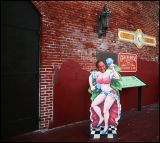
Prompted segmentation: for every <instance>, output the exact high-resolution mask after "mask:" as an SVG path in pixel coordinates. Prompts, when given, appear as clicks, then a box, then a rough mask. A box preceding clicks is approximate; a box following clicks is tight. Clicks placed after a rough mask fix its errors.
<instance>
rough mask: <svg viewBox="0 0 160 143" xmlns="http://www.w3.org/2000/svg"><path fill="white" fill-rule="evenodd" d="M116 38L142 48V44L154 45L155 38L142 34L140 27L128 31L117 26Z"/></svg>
mask: <svg viewBox="0 0 160 143" xmlns="http://www.w3.org/2000/svg"><path fill="white" fill-rule="evenodd" d="M118 38H119V40H122V41H126V42H131V43H134V44H135V45H136V46H137V47H138V48H142V47H143V46H144V45H146V46H153V47H156V38H155V37H153V36H149V35H146V34H143V32H142V30H141V29H137V30H136V31H128V30H124V29H120V28H119V29H118Z"/></svg>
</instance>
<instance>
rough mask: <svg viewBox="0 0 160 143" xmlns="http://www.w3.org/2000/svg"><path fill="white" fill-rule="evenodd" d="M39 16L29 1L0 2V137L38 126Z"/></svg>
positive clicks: (23, 131) (17, 133)
mask: <svg viewBox="0 0 160 143" xmlns="http://www.w3.org/2000/svg"><path fill="white" fill-rule="evenodd" d="M39 31H40V15H39V13H38V12H37V11H36V9H35V7H34V6H33V4H32V3H31V2H30V1H1V138H2V139H4V138H8V137H11V136H15V135H19V134H22V133H25V132H29V131H33V130H36V129H38V126H39Z"/></svg>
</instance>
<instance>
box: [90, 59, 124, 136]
mask: <svg viewBox="0 0 160 143" xmlns="http://www.w3.org/2000/svg"><path fill="white" fill-rule="evenodd" d="M106 64H107V66H108V69H107V68H106ZM106 64H105V63H104V62H103V61H97V63H96V67H97V70H95V71H92V72H91V74H90V76H89V85H90V88H89V90H88V91H89V93H91V94H92V96H91V100H92V103H91V107H90V120H91V123H90V131H91V136H92V137H93V138H100V137H101V136H106V137H107V138H114V137H115V136H116V135H117V131H116V130H117V125H118V120H119V119H120V114H121V104H120V97H119V90H121V86H120V84H119V82H118V81H119V80H120V74H119V72H120V68H119V67H118V66H117V65H115V64H113V59H111V58H108V59H106Z"/></svg>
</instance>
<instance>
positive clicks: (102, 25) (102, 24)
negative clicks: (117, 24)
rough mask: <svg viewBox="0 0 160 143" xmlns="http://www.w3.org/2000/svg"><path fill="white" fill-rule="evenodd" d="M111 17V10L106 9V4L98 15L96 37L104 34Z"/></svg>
mask: <svg viewBox="0 0 160 143" xmlns="http://www.w3.org/2000/svg"><path fill="white" fill-rule="evenodd" d="M110 17H111V12H110V11H109V10H108V8H107V6H106V5H105V6H104V7H103V11H102V13H101V14H100V15H99V16H98V37H99V38H101V37H102V36H105V35H106V30H107V29H108V28H109V20H110Z"/></svg>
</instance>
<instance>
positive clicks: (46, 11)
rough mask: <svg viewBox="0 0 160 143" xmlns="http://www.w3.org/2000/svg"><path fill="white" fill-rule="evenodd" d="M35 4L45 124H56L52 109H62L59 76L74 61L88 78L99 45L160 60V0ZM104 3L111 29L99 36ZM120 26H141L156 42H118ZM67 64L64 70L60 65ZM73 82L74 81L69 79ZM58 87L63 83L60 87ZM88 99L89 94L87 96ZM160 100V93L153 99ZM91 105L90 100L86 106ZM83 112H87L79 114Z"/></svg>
mask: <svg viewBox="0 0 160 143" xmlns="http://www.w3.org/2000/svg"><path fill="white" fill-rule="evenodd" d="M32 3H33V4H34V5H35V7H36V8H37V9H38V11H39V13H40V14H41V33H40V34H41V35H40V36H41V37H40V39H41V42H40V107H39V108H40V109H39V110H40V111H39V112H40V124H39V127H40V128H41V129H42V128H50V127H53V126H52V125H51V124H52V123H54V111H55V110H57V112H58V109H55V108H56V107H55V102H56V101H57V98H55V96H56V93H57V92H56V93H55V90H54V86H55V84H57V82H58V80H59V79H60V77H59V76H57V75H64V74H65V70H66V69H67V66H70V64H73V63H74V64H75V68H77V65H78V68H77V69H79V70H77V71H76V73H77V72H78V71H82V72H85V73H84V75H85V77H87V73H88V74H89V72H90V70H92V69H95V62H96V52H97V51H98V50H102V51H109V52H115V53H119V52H121V53H133V54H137V57H138V59H139V60H142V61H144V62H146V63H150V62H151V63H154V64H155V65H156V66H157V65H158V64H159V63H158V60H159V59H158V58H159V41H158V39H159V3H158V1H32ZM104 5H107V7H108V8H109V10H110V11H111V13H112V16H111V19H110V28H109V30H108V31H107V33H106V36H105V37H103V38H98V34H97V26H98V14H99V13H100V12H101V10H102V8H103V6H104ZM118 28H122V29H126V30H130V31H135V30H136V29H141V30H142V31H143V33H144V34H147V35H151V36H154V37H156V42H157V45H156V47H151V46H145V47H144V48H143V49H138V48H137V47H136V46H135V45H134V44H133V43H129V42H123V41H119V40H118ZM76 64H77V65H76ZM63 65H65V70H61V69H62V66H63ZM71 68H74V66H71ZM60 71H61V73H60ZM62 72H63V73H62ZM69 72H70V71H68V72H66V73H69ZM58 73H59V74H58ZM71 74H72V75H73V74H74V73H71ZM78 74H79V75H78V76H77V77H75V78H80V75H81V73H80V72H78ZM75 76H76V74H75ZM81 78H83V74H82V77H81ZM68 79H70V78H68ZM68 82H69V80H68ZM85 82H87V79H86V80H85ZM157 84H158V83H156V86H157ZM70 86H74V85H72V84H70ZM87 86H88V85H87V84H86V94H88V93H87ZM58 90H63V88H60V87H59V89H58ZM78 92H80V91H78ZM57 94H58V93H57ZM156 96H158V93H157V94H156ZM88 99H89V98H88V97H87V99H84V100H88ZM156 100H157V98H156V99H155V100H154V102H155V101H156ZM151 102H153V101H151ZM81 103H83V100H82V101H80V104H81ZM89 104H90V103H89V101H88V102H87V107H86V108H88V106H89ZM78 105H79V104H78ZM78 105H77V106H78ZM74 106H75V105H74ZM86 108H85V110H86ZM65 112H66V111H64V114H65ZM81 112H83V111H80V112H79V113H81ZM86 114H87V115H86V116H85V117H79V118H80V120H86V119H87V117H88V113H86ZM75 116H76V114H75ZM77 116H78V115H77ZM76 121H79V120H78V119H75V120H72V122H76ZM67 123H69V122H67Z"/></svg>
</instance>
